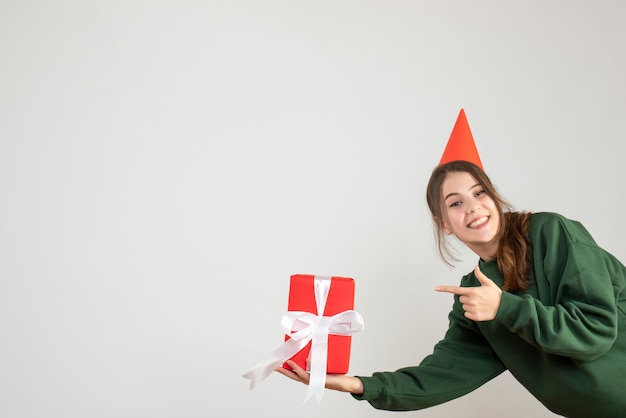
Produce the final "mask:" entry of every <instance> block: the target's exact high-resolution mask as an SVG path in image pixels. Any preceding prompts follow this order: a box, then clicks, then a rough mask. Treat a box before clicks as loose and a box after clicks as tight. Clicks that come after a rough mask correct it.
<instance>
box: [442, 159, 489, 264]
mask: <svg viewBox="0 0 626 418" xmlns="http://www.w3.org/2000/svg"><path fill="white" fill-rule="evenodd" d="M441 193H442V198H443V211H442V218H441V223H442V227H443V230H444V232H445V233H446V234H454V235H455V236H456V237H457V238H458V239H459V240H461V241H462V242H463V243H464V244H465V245H467V246H468V247H469V248H470V249H471V250H472V251H474V252H475V253H476V254H477V255H478V256H479V257H480V258H482V259H483V260H493V259H494V258H495V255H496V252H497V250H498V228H499V226H500V215H499V212H498V208H497V207H496V204H495V203H494V201H493V199H491V197H489V195H488V194H487V193H485V189H484V188H483V186H482V185H481V184H480V183H479V182H478V181H477V180H476V179H475V178H474V177H473V176H472V175H471V174H469V173H467V172H464V171H459V172H452V173H448V174H447V175H446V177H445V179H444V180H443V183H442V185H441Z"/></svg>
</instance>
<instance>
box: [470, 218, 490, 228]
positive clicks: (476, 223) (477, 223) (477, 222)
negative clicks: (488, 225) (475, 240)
mask: <svg viewBox="0 0 626 418" xmlns="http://www.w3.org/2000/svg"><path fill="white" fill-rule="evenodd" d="M487 219H488V218H487V217H486V216H483V217H482V218H480V219H478V220H475V221H474V222H472V223H471V224H469V227H470V228H476V227H477V226H479V225H482V224H484V223H485V222H487Z"/></svg>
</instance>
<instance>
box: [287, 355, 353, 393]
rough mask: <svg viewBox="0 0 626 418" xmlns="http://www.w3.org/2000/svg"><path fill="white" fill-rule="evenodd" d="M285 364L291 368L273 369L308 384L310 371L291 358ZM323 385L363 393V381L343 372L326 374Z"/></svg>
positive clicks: (327, 387)
mask: <svg viewBox="0 0 626 418" xmlns="http://www.w3.org/2000/svg"><path fill="white" fill-rule="evenodd" d="M287 364H288V365H289V366H291V367H292V368H293V370H287V369H285V368H284V367H277V368H276V369H275V370H276V371H277V372H278V373H280V374H282V375H284V376H287V377H288V378H290V379H292V380H295V381H296V382H300V383H304V384H305V385H308V384H309V379H310V373H309V372H308V371H306V370H304V369H303V368H302V367H300V366H298V365H297V364H296V363H294V362H293V361H291V360H287ZM325 387H326V389H332V390H337V391H340V392H350V393H352V394H354V395H362V394H363V382H361V379H359V378H358V377H354V376H346V375H345V374H327V375H326V384H325Z"/></svg>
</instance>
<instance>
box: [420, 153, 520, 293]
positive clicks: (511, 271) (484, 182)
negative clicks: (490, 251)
mask: <svg viewBox="0 0 626 418" xmlns="http://www.w3.org/2000/svg"><path fill="white" fill-rule="evenodd" d="M457 172H466V173H468V174H470V175H471V176H472V177H474V178H475V179H476V181H478V183H480V185H481V186H482V187H483V190H484V191H485V193H486V194H487V195H488V196H489V197H490V198H491V199H492V200H493V201H494V203H495V206H496V208H497V209H498V214H499V215H500V225H499V227H498V239H499V241H498V250H497V253H496V254H494V256H495V258H496V261H497V263H498V269H499V270H500V271H501V272H502V275H503V276H504V286H503V290H508V291H518V290H527V289H528V287H529V286H530V282H529V279H528V273H529V271H530V266H531V265H532V252H531V251H530V249H529V245H530V242H529V239H528V231H529V227H530V213H529V212H513V211H512V208H511V205H510V204H509V203H508V202H507V201H505V200H504V199H503V198H502V197H501V196H500V194H499V193H498V191H497V190H496V188H495V187H494V185H493V184H492V183H491V180H490V179H489V177H488V176H487V174H486V173H485V172H484V171H483V170H482V169H481V168H480V167H478V166H477V165H475V164H472V163H470V162H468V161H451V162H449V163H447V164H443V165H441V166H439V167H437V168H435V169H434V170H433V172H432V174H431V176H430V180H429V181H428V187H427V189H426V201H427V202H428V207H429V209H430V213H431V214H432V216H433V221H434V223H435V239H436V242H437V250H438V251H439V255H440V256H441V258H442V260H443V261H444V262H445V263H446V264H448V265H449V266H452V262H451V260H453V261H458V259H457V258H456V257H455V256H454V255H453V254H452V252H451V250H450V247H449V245H448V242H447V241H446V237H445V234H444V232H443V219H444V203H443V196H442V194H441V193H442V186H443V181H444V180H445V178H446V176H447V175H448V174H449V173H457Z"/></svg>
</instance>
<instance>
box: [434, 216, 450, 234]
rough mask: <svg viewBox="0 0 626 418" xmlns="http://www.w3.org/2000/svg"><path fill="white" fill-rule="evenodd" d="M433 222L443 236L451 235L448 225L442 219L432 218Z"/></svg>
mask: <svg viewBox="0 0 626 418" xmlns="http://www.w3.org/2000/svg"><path fill="white" fill-rule="evenodd" d="M433 222H435V225H437V227H438V228H440V229H441V230H442V231H443V232H444V234H446V235H451V234H452V230H450V228H448V224H447V223H446V221H445V220H443V219H442V218H440V217H438V216H433Z"/></svg>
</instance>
